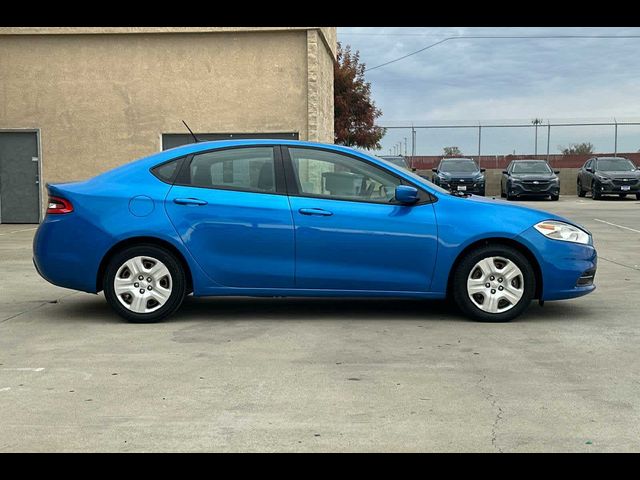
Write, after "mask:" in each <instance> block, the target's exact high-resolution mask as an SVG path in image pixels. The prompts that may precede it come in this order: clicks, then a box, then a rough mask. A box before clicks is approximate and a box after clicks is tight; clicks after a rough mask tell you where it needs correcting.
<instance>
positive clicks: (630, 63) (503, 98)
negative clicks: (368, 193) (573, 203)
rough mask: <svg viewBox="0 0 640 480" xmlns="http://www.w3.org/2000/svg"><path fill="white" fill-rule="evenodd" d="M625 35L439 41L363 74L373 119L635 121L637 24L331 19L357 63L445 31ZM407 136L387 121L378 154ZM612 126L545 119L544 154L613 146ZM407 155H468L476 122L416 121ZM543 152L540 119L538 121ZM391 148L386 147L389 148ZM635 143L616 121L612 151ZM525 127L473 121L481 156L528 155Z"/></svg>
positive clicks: (637, 131)
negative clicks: (375, 113)
mask: <svg viewBox="0 0 640 480" xmlns="http://www.w3.org/2000/svg"><path fill="white" fill-rule="evenodd" d="M550 35H551V36H553V35H579V36H583V35H601V36H602V35H615V36H622V35H626V36H629V35H634V36H637V37H638V38H552V39H542V38H526V39H520V38H519V39H513V38H510V39H504V38H501V39H488V38H480V39H477V38H476V39H471V38H459V39H454V40H448V41H446V42H444V43H442V44H439V45H436V46H434V47H432V48H430V49H428V50H425V51H423V52H421V53H418V54H416V55H413V56H410V57H408V58H406V59H404V60H400V61H398V62H395V63H392V64H390V65H387V66H384V67H380V68H374V69H372V70H370V71H367V72H366V73H365V79H366V80H367V81H368V82H370V83H371V90H372V98H373V100H374V102H375V104H376V106H377V107H378V108H380V109H381V110H382V112H383V115H382V117H380V118H379V119H378V124H380V125H383V126H411V125H412V124H413V125H416V126H418V125H477V124H479V123H484V124H499V125H502V124H530V123H531V121H532V120H533V119H534V118H538V119H541V120H542V121H543V123H544V124H546V123H547V122H551V123H574V122H575V123H581V122H587V123H589V122H592V123H593V122H613V121H614V119H616V120H617V121H618V122H640V62H638V61H637V59H638V52H639V51H640V28H635V27H634V28H604V27H598V28H583V27H571V28H556V27H553V28H552V27H545V28H537V27H536V28H533V27H527V28H503V27H502V28H500V27H468V28H463V27H425V28H419V27H389V28H383V27H339V28H338V41H340V42H341V43H342V44H343V46H345V45H350V46H351V48H352V50H353V51H356V50H357V51H359V52H360V60H361V62H363V63H365V64H366V67H367V68H372V67H375V66H377V65H380V64H382V63H385V62H388V61H391V60H394V59H396V58H399V57H402V56H403V55H406V54H408V53H411V52H414V51H416V50H419V49H421V48H423V47H426V46H428V45H430V44H433V43H436V42H438V41H440V40H443V39H445V38H447V37H452V36H466V37H469V36H550ZM404 138H407V147H408V153H411V131H410V129H401V130H398V129H390V130H388V131H387V134H386V135H385V137H384V138H383V140H382V147H383V148H382V150H381V151H380V152H379V153H380V154H384V155H388V154H390V153H393V150H392V149H393V146H394V145H396V144H397V143H398V142H402V153H404ZM614 138H615V136H614V127H613V126H598V127H594V126H589V127H552V128H551V135H550V139H549V150H550V153H552V154H553V153H559V150H560V147H566V146H568V145H569V144H572V143H580V142H591V143H593V144H594V146H595V149H596V152H613V150H614V142H615V140H614ZM416 141H417V142H416V143H417V145H416V154H418V155H439V154H442V148H443V147H444V146H453V145H455V146H458V147H460V149H461V150H462V152H463V153H464V154H466V155H476V154H477V153H478V129H477V128H472V129H430V130H426V129H418V130H417V134H416ZM537 148H538V153H546V150H547V127H546V126H545V127H544V128H541V127H539V128H538V147H537ZM390 149H391V150H390ZM638 150H640V125H637V126H619V127H618V152H636V151H638ZM534 151H535V132H534V129H533V127H531V128H508V129H505V128H483V129H482V133H481V152H482V154H483V155H500V154H509V153H514V152H515V153H517V154H533V153H534Z"/></svg>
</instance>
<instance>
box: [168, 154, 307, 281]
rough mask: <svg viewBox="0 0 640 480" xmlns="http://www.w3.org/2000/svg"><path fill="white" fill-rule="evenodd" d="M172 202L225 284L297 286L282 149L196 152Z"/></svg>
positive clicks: (189, 239) (172, 211) (191, 245)
mask: <svg viewBox="0 0 640 480" xmlns="http://www.w3.org/2000/svg"><path fill="white" fill-rule="evenodd" d="M276 153H277V155H276ZM165 205H166V209H167V213H168V215H169V218H170V219H171V222H172V223H173V225H174V227H175V228H176V231H177V232H178V234H179V235H180V237H181V239H182V241H183V242H184V244H185V245H186V247H187V248H188V249H189V252H190V253H191V255H193V257H194V258H195V259H196V261H197V262H198V264H199V265H200V266H201V267H202V269H203V270H204V271H205V272H206V273H207V274H208V275H209V277H210V278H211V279H212V280H213V281H214V282H215V283H216V284H217V285H221V286H226V287H242V288H286V287H292V286H293V275H294V234H293V222H292V219H291V211H290V209H289V201H288V199H287V196H286V194H285V192H284V180H283V174H282V168H281V161H280V157H279V149H275V150H274V148H273V147H271V146H263V147H246V148H231V149H225V150H213V151H210V152H205V153H201V154H197V155H194V156H192V157H191V158H189V159H188V160H187V162H186V163H185V165H184V166H183V168H182V170H181V172H180V173H179V175H178V178H177V179H176V184H175V185H174V186H173V187H172V188H171V190H170V191H169V194H168V195H167V198H166V200H165Z"/></svg>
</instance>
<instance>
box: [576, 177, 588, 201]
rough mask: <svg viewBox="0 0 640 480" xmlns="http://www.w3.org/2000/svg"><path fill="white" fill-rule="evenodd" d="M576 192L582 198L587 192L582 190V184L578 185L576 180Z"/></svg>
mask: <svg viewBox="0 0 640 480" xmlns="http://www.w3.org/2000/svg"><path fill="white" fill-rule="evenodd" d="M577 190H578V196H579V197H584V196H585V195H586V194H587V191H586V190H583V189H582V184H581V183H580V180H578V187H577Z"/></svg>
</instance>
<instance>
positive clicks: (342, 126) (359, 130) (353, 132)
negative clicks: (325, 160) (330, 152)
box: [333, 42, 385, 150]
mask: <svg viewBox="0 0 640 480" xmlns="http://www.w3.org/2000/svg"><path fill="white" fill-rule="evenodd" d="M364 71H365V64H364V63H360V52H358V51H356V52H355V53H351V47H350V46H349V45H347V46H346V47H345V48H344V49H343V48H342V45H341V44H340V42H338V52H337V59H336V62H335V64H334V69H333V72H334V74H333V95H334V127H335V143H338V144H341V145H346V146H348V147H353V146H356V147H360V148H366V149H378V150H379V149H381V148H382V146H381V145H380V140H381V139H382V137H383V136H384V134H385V129H384V128H382V127H378V126H376V125H375V120H376V118H378V117H380V116H381V115H382V112H381V111H380V110H379V109H378V108H376V106H375V104H374V102H373V100H372V99H371V84H370V83H368V82H365V80H364Z"/></svg>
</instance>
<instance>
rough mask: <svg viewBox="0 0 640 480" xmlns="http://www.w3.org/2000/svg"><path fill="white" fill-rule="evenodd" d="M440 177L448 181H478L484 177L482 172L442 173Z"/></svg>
mask: <svg viewBox="0 0 640 480" xmlns="http://www.w3.org/2000/svg"><path fill="white" fill-rule="evenodd" d="M440 176H441V177H443V178H446V179H456V180H476V179H478V178H479V177H481V176H482V173H481V172H479V171H478V172H474V173H468V172H440Z"/></svg>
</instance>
